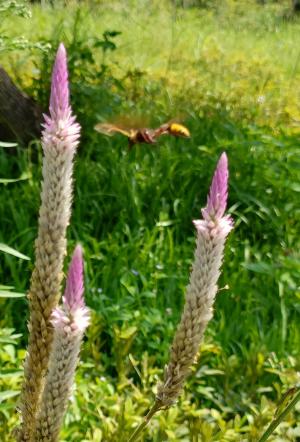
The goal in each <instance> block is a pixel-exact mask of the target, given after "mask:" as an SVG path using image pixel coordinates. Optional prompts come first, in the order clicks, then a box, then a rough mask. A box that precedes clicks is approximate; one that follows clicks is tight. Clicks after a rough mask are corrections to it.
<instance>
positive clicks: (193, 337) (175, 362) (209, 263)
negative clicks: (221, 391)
mask: <svg viewBox="0 0 300 442" xmlns="http://www.w3.org/2000/svg"><path fill="white" fill-rule="evenodd" d="M227 187H228V166H227V157H226V154H225V153H223V154H222V156H221V158H220V160H219V162H218V165H217V168H216V171H215V174H214V177H213V180H212V184H211V187H210V192H209V195H208V198H207V206H206V207H205V209H202V214H203V219H202V220H196V221H194V224H195V226H196V228H197V241H196V250H195V257H194V263H193V270H192V273H191V275H190V283H189V285H188V287H187V293H186V299H185V306H184V309H183V313H182V316H181V321H180V323H179V325H178V327H177V331H176V333H175V337H174V340H173V343H172V346H171V350H170V360H169V363H168V365H167V366H166V368H165V376H164V381H163V382H162V383H161V384H160V385H159V386H158V392H157V397H156V404H155V407H156V408H155V407H154V409H161V408H168V407H169V406H171V405H172V404H173V403H174V402H175V401H176V399H177V398H178V396H179V394H180V392H181V390H182V388H183V385H184V382H185V379H186V378H187V376H188V374H189V372H190V369H191V366H192V365H193V363H194V361H195V359H196V355H197V352H198V349H199V345H200V343H201V340H202V338H203V335H204V332H205V329H206V326H207V324H208V322H209V321H210V319H211V318H212V316H213V304H214V301H215V297H216V294H217V290H218V286H217V282H218V278H219V275H220V269H221V265H222V259H223V250H224V245H225V240H226V237H227V235H228V233H229V232H230V230H231V229H232V227H233V222H232V220H231V218H230V217H229V216H227V215H224V213H225V210H226V203H227Z"/></svg>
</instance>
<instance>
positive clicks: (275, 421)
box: [258, 390, 300, 442]
mask: <svg viewBox="0 0 300 442" xmlns="http://www.w3.org/2000/svg"><path fill="white" fill-rule="evenodd" d="M299 400H300V390H299V391H298V393H297V394H296V395H295V397H294V399H293V400H291V402H290V403H289V404H288V405H287V406H286V407H285V409H284V410H283V412H282V413H280V415H279V416H278V417H277V418H276V419H273V421H272V422H271V423H270V425H269V426H268V428H267V429H266V431H265V432H264V434H263V435H262V436H261V438H260V439H259V441H258V442H265V441H266V440H268V439H269V437H270V436H271V434H272V433H273V431H274V430H275V429H276V428H277V427H278V425H279V424H280V423H281V422H282V421H283V419H284V418H285V417H286V416H287V415H288V413H289V412H290V411H291V410H292V409H293V408H294V407H295V405H296V403H297V402H298V401H299Z"/></svg>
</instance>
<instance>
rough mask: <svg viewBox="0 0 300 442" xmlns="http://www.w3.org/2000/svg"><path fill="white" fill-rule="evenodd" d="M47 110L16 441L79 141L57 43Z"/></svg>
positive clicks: (32, 401)
mask: <svg viewBox="0 0 300 442" xmlns="http://www.w3.org/2000/svg"><path fill="white" fill-rule="evenodd" d="M49 111H50V116H47V115H45V116H44V118H45V123H44V125H43V127H44V130H43V135H42V147H43V152H44V158H43V182H42V193H41V207H40V212H39V226H38V237H37V240H36V243H35V267H34V270H33V274H32V278H31V284H30V289H29V294H28V299H29V308H30V319H29V326H28V328H29V345H28V351H27V355H26V360H25V365H24V376H25V378H24V383H23V387H22V392H21V398H20V406H19V408H20V411H21V417H22V423H21V427H20V429H18V431H17V438H18V440H19V441H30V440H32V438H33V433H34V427H35V417H36V413H37V410H38V407H39V399H40V396H41V392H42V389H43V378H44V376H45V373H46V370H47V365H48V360H49V353H50V346H51V343H52V337H53V328H52V325H51V322H50V318H51V314H52V311H53V309H54V308H55V307H56V306H57V304H58V299H59V296H60V291H61V282H62V276H63V273H62V268H63V258H64V255H65V253H66V229H67V226H68V224H69V219H70V213H71V200H72V172H73V157H74V154H75V152H76V148H77V145H78V142H79V141H78V140H79V132H80V126H79V125H78V124H77V123H76V122H75V117H74V116H73V115H72V111H71V107H70V104H69V87H68V71H67V56H66V50H65V48H64V46H63V44H60V46H59V48H58V51H57V55H56V60H55V64H54V67H53V73H52V85H51V97H50V107H49Z"/></svg>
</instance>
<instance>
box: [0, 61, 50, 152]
mask: <svg viewBox="0 0 300 442" xmlns="http://www.w3.org/2000/svg"><path fill="white" fill-rule="evenodd" d="M41 122H42V108H41V107H40V105H39V104H38V103H36V102H35V101H34V100H33V99H32V98H30V97H29V96H28V95H26V94H25V93H24V92H22V91H21V90H20V89H18V88H17V87H16V86H15V84H14V83H13V82H12V80H11V78H10V77H9V75H8V74H7V72H6V71H5V70H4V69H3V68H2V67H1V66H0V141H13V140H17V141H18V142H19V143H21V144H25V145H26V144H27V143H28V142H29V141H30V140H32V139H33V138H36V137H39V136H40V133H41Z"/></svg>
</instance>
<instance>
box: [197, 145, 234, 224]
mask: <svg viewBox="0 0 300 442" xmlns="http://www.w3.org/2000/svg"><path fill="white" fill-rule="evenodd" d="M228 176H229V173H228V159H227V155H226V153H225V152H223V153H222V155H221V157H220V159H219V161H218V164H217V167H216V170H215V173H214V176H213V179H212V183H211V186H210V190H209V194H208V197H207V204H206V207H205V208H204V209H202V215H203V218H204V219H205V220H207V221H209V220H213V221H214V220H220V219H221V218H222V217H223V215H224V213H225V210H226V205H227V197H228Z"/></svg>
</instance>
